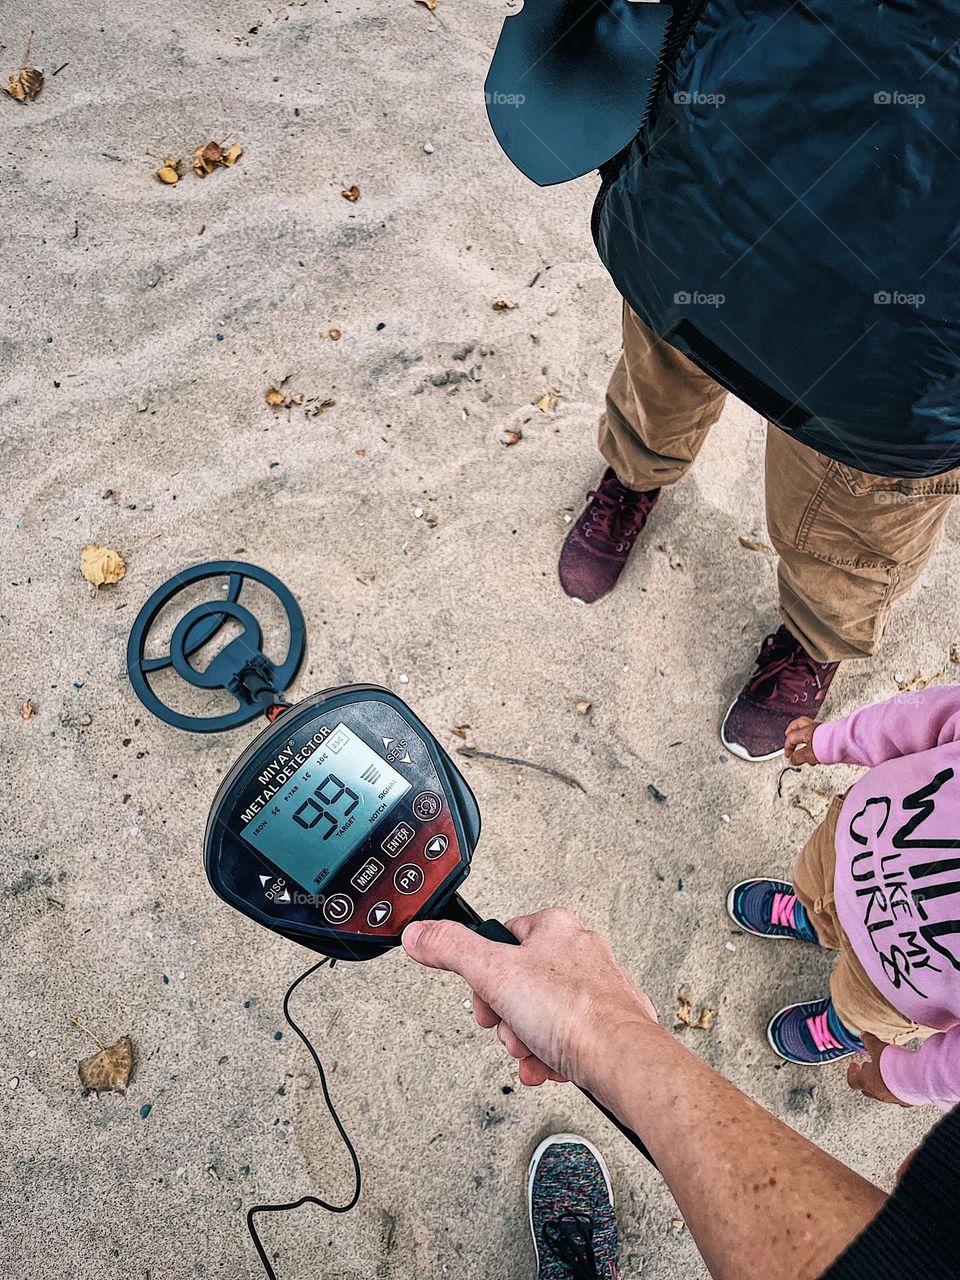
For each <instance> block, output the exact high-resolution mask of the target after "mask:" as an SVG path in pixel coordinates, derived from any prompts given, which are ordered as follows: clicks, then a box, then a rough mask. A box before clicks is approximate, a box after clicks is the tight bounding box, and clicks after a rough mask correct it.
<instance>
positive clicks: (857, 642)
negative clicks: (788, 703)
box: [600, 305, 960, 662]
mask: <svg viewBox="0 0 960 1280" xmlns="http://www.w3.org/2000/svg"><path fill="white" fill-rule="evenodd" d="M726 397H727V393H726V392H725V391H724V389H723V388H722V387H721V386H719V385H718V384H717V383H716V382H714V381H713V379H712V378H710V377H708V376H707V374H705V373H704V372H703V371H702V370H701V369H699V368H698V367H697V366H696V365H695V364H694V363H693V362H692V361H691V360H688V359H687V357H686V356H685V355H683V354H682V353H681V352H680V351H677V349H676V348H675V347H671V346H670V345H669V343H667V342H664V341H663V340H662V339H661V338H658V337H657V335H656V334H655V333H654V332H653V330H652V329H648V328H647V326H646V325H645V324H644V323H643V321H642V320H641V319H640V318H639V316H637V315H636V314H635V312H633V311H631V309H630V308H629V307H628V306H626V305H625V306H624V309H623V355H622V356H621V357H620V363H619V364H618V365H617V367H616V369H615V370H614V373H613V377H612V378H611V380H610V386H609V388H608V390H607V403H606V411H605V413H604V414H603V417H602V418H601V420H600V452H601V453H602V454H603V456H604V457H605V458H606V460H607V462H608V463H609V464H610V466H612V467H613V469H614V471H616V473H617V477H618V478H619V480H620V482H621V483H622V484H625V485H627V486H628V488H631V489H654V488H657V487H658V486H660V485H670V484H675V483H676V481H677V480H679V479H680V478H681V476H683V475H684V474H685V472H686V471H687V470H689V468H690V467H691V466H692V464H693V461H694V459H695V458H696V456H697V453H698V452H699V450H700V446H701V445H702V444H703V442H704V440H705V439H706V438H707V433H708V432H709V430H710V428H711V427H712V426H713V424H714V423H715V422H716V420H717V419H718V418H719V417H720V412H721V410H722V409H723V403H724V401H725V400H726ZM864 463H865V465H867V466H869V458H865V459H864ZM766 488H767V528H768V530H769V532H770V540H771V542H772V543H773V545H774V548H775V549H776V551H777V554H778V555H779V557H780V563H779V567H778V578H779V588H780V613H781V615H782V617H783V621H784V622H785V623H786V625H787V627H788V629H789V630H790V632H791V633H792V634H793V636H794V637H795V638H796V639H797V640H799V641H800V643H801V644H802V645H803V647H804V648H805V649H806V651H807V653H809V654H810V656H811V657H812V658H814V659H815V660H816V661H817V662H839V661H840V660H841V659H843V658H863V657H868V656H869V655H870V654H872V653H874V652H875V651H876V650H877V648H878V647H879V644H880V641H881V639H882V638H883V632H884V628H885V627H886V625H887V619H888V617H889V614H890V609H891V606H892V605H893V603H894V601H895V600H897V599H899V597H900V596H902V595H903V593H904V592H905V591H906V590H907V588H908V587H910V586H912V584H913V583H914V582H915V581H916V580H917V578H918V577H919V576H920V573H921V572H922V570H923V567H924V565H925V564H926V563H927V561H928V560H929V558H930V555H931V553H932V551H933V549H934V547H935V545H936V543H937V539H938V538H939V536H940V532H941V530H942V528H943V522H944V520H945V519H946V516H947V512H948V510H949V508H950V503H951V502H952V500H953V495H954V494H956V493H958V492H960V469H958V470H954V471H948V472H945V473H944V474H943V475H939V476H928V477H924V478H921V479H896V478H893V477H889V476H876V475H871V474H870V473H869V472H866V471H858V470H857V469H856V468H855V467H847V466H842V465H841V464H840V463H839V462H835V461H833V459H832V458H827V457H825V456H824V454H822V453H818V452H817V451H816V450H815V449H810V448H807V446H806V445H802V444H798V443H797V441H796V440H794V439H793V438H792V437H791V436H788V435H787V434H786V433H785V432H784V431H781V430H779V428H777V427H775V426H773V425H772V424H768V426H767V458H766Z"/></svg>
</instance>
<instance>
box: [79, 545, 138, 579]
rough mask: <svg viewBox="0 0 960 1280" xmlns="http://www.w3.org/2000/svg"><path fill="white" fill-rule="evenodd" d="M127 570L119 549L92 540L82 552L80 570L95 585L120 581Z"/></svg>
mask: <svg viewBox="0 0 960 1280" xmlns="http://www.w3.org/2000/svg"><path fill="white" fill-rule="evenodd" d="M126 571H127V566H126V565H125V564H124V562H123V557H122V556H121V555H120V553H119V551H112V550H111V549H110V548H109V547H101V546H100V545H99V544H98V543H96V542H90V543H88V544H87V546H85V547H84V548H83V550H82V551H81V552H80V572H81V573H82V574H83V576H84V577H85V578H86V580H87V581H88V582H90V583H92V584H93V586H94V587H102V586H109V585H111V584H112V583H114V582H119V581H120V579H121V578H122V577H123V575H124V574H125V573H126Z"/></svg>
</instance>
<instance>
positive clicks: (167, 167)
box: [157, 156, 180, 187]
mask: <svg viewBox="0 0 960 1280" xmlns="http://www.w3.org/2000/svg"><path fill="white" fill-rule="evenodd" d="M157 177H158V178H159V179H160V181H161V182H165V183H166V184H167V186H168V187H172V186H173V185H174V184H175V183H177V182H179V181H180V161H179V160H178V159H177V158H176V157H175V156H164V157H163V164H162V165H161V166H160V168H159V169H158V170H157Z"/></svg>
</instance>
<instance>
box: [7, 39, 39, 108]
mask: <svg viewBox="0 0 960 1280" xmlns="http://www.w3.org/2000/svg"><path fill="white" fill-rule="evenodd" d="M32 44H33V32H32V31H31V32H30V39H29V40H28V41H27V51H26V53H25V54H24V55H23V63H22V64H21V67H20V70H19V71H17V72H15V74H14V75H12V76H10V78H9V79H8V80H7V84H6V87H5V89H4V93H6V94H8V95H9V96H10V97H11V98H14V99H15V100H16V101H17V102H32V101H33V100H34V98H35V97H36V96H37V94H38V93H39V92H40V90H41V89H42V88H43V72H42V71H38V70H37V68H36V67H28V66H27V62H28V61H29V59H30V46H31V45H32Z"/></svg>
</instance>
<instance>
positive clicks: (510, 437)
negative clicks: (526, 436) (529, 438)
mask: <svg viewBox="0 0 960 1280" xmlns="http://www.w3.org/2000/svg"><path fill="white" fill-rule="evenodd" d="M522 439H523V432H522V431H521V430H520V429H519V428H513V427H508V428H507V430H505V431H501V432H500V443H501V444H505V445H506V446H507V448H508V449H509V448H510V446H511V445H512V444H519V443H520V441H521V440H522Z"/></svg>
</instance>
